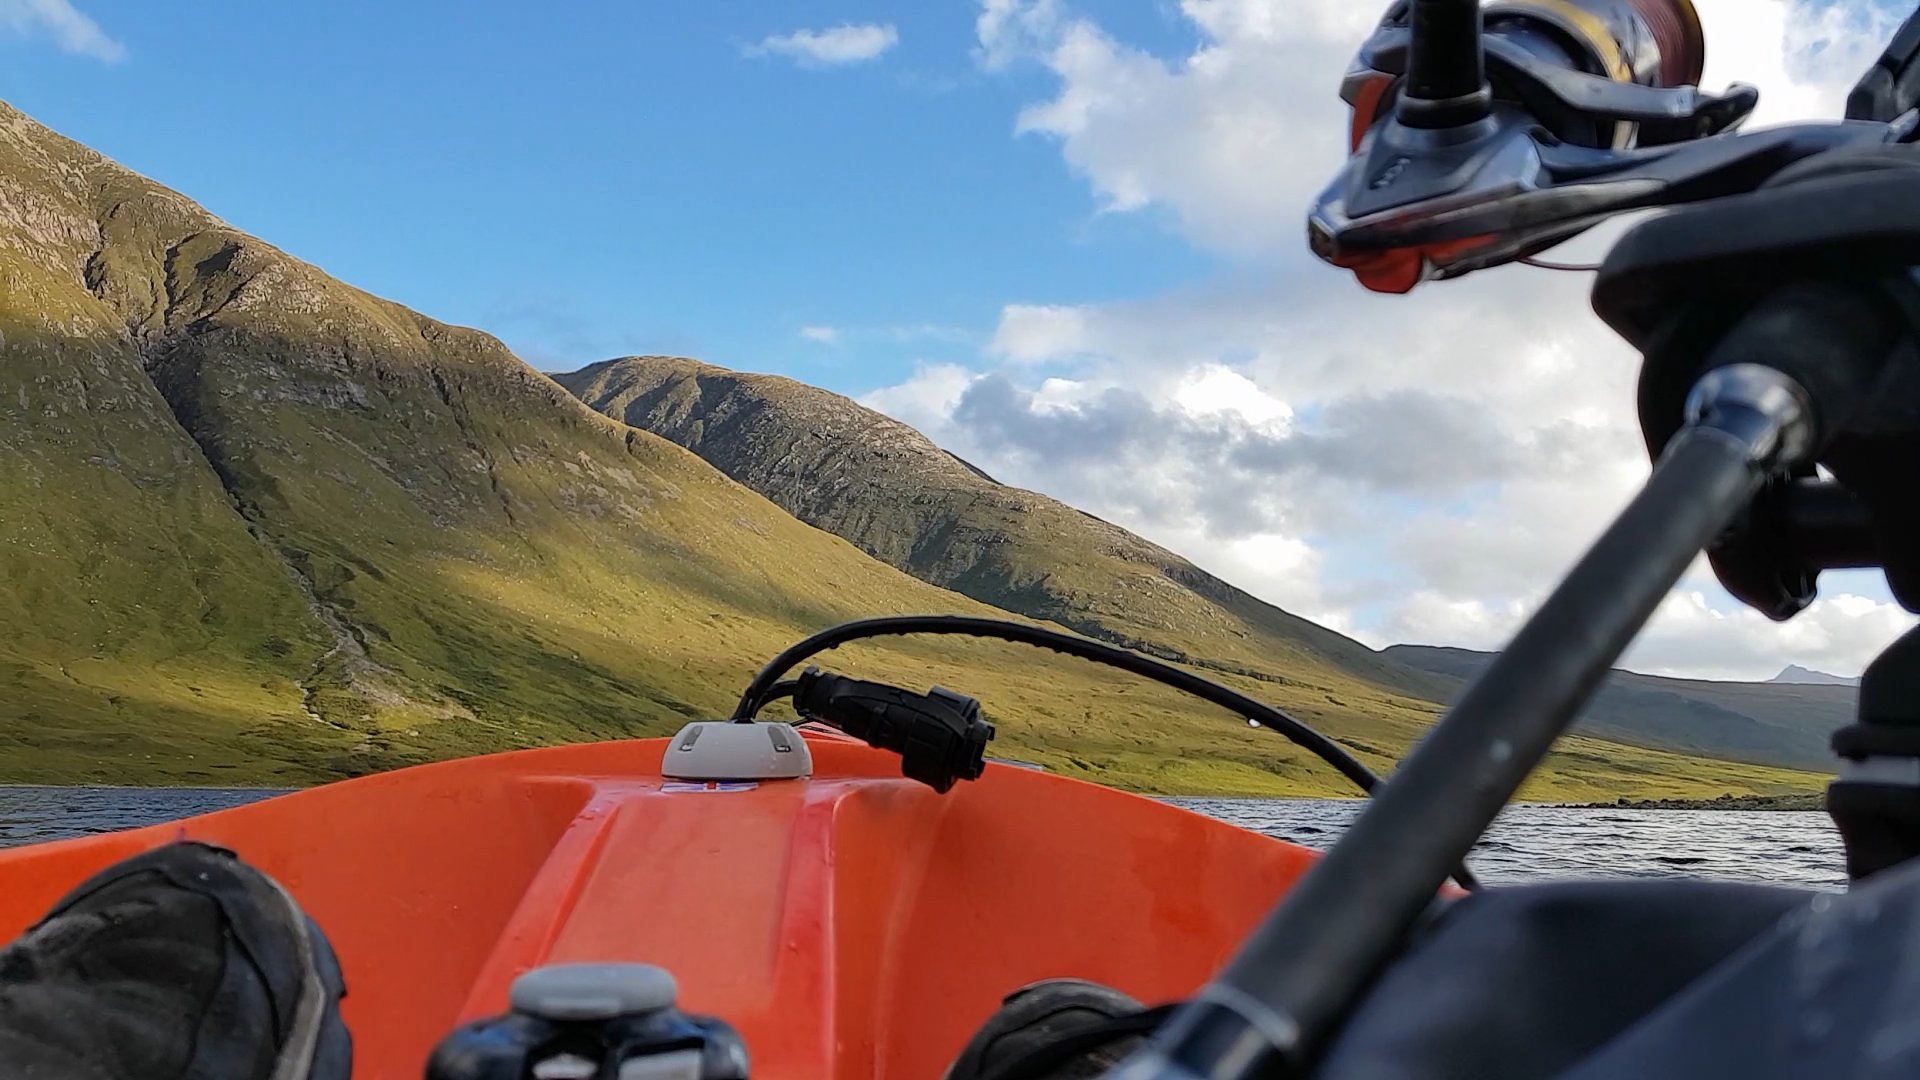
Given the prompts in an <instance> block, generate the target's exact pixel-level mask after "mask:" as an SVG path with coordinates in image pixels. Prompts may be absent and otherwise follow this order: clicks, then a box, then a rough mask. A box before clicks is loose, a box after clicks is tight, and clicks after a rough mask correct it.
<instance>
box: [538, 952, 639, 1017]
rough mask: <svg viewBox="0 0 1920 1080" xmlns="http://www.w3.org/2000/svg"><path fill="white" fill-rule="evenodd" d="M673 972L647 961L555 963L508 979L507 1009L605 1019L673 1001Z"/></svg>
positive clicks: (558, 1015)
mask: <svg viewBox="0 0 1920 1080" xmlns="http://www.w3.org/2000/svg"><path fill="white" fill-rule="evenodd" d="M674 991H675V987H674V985H673V976H672V975H669V974H667V973H666V971H664V970H662V969H660V968H657V967H654V966H653V965H652V964H555V965H553V966H551V967H543V968H534V969H533V970H532V971H529V972H527V973H526V974H524V975H522V976H520V977H519V978H517V979H515V980H513V988H512V989H511V990H509V991H508V992H507V1001H508V1003H509V1004H511V1005H512V1006H513V1011H514V1012H517V1013H524V1014H526V1015H528V1016H537V1017H540V1018H541V1019H543V1020H611V1019H613V1018H614V1017H617V1016H634V1015H638V1014H641V1013H650V1012H657V1011H659V1010H661V1009H666V1008H670V1007H672V1005H673V998H674Z"/></svg>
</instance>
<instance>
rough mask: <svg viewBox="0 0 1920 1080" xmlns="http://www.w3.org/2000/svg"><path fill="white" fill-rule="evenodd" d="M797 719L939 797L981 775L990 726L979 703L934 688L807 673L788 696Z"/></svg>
mask: <svg viewBox="0 0 1920 1080" xmlns="http://www.w3.org/2000/svg"><path fill="white" fill-rule="evenodd" d="M793 707H794V710H795V711H796V712H798V713H799V714H800V715H801V716H805V717H809V718H811V719H815V720H819V721H821V722H822V723H826V724H831V725H832V726H834V727H837V728H839V729H840V730H841V731H844V732H846V733H847V734H849V735H851V736H853V737H854V738H856V739H860V740H862V741H864V742H866V743H867V744H868V745H870V746H875V747H878V748H880V749H882V750H891V751H893V752H894V753H896V754H899V755H900V772H901V775H903V776H905V777H907V778H908V779H909V780H918V781H920V782H921V783H923V784H925V785H927V786H928V787H930V788H932V789H933V790H935V791H938V792H942V793H945V792H946V791H947V790H949V789H950V788H952V787H953V785H954V783H955V782H956V781H959V780H977V779H979V778H980V774H981V773H982V772H984V771H985V770H986V767H987V765H986V752H987V743H988V742H990V741H992V739H993V734H994V732H993V725H992V724H990V723H988V722H987V721H985V720H983V719H981V718H980V703H979V702H978V701H975V700H974V699H972V698H970V697H967V696H966V695H964V694H956V693H954V692H953V691H951V690H945V689H942V688H940V687H938V686H936V687H934V688H933V689H932V690H929V691H928V692H926V693H924V694H916V693H914V692H913V691H911V690H902V689H901V688H899V687H897V686H888V685H886V684H885V683H875V682H864V681H862V680H860V679H849V678H847V677H846V676H844V675H832V674H829V673H827V672H824V671H821V670H820V669H819V668H808V669H807V670H806V672H805V673H803V674H802V675H801V676H800V678H799V680H798V682H797V684H796V685H795V687H794V691H793Z"/></svg>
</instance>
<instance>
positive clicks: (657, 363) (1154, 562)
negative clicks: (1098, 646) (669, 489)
mask: <svg viewBox="0 0 1920 1080" xmlns="http://www.w3.org/2000/svg"><path fill="white" fill-rule="evenodd" d="M555 378H556V379H557V380H558V381H559V383H560V384H561V385H562V386H565V387H566V388H567V389H568V390H571V391H573V393H574V394H576V395H578V396H579V397H580V399H581V400H583V401H585V402H586V403H587V404H588V405H591V406H592V407H594V408H595V409H598V410H600V411H601V412H603V413H605V414H607V415H608V416H611V417H613V418H615V419H617V420H623V421H625V422H626V423H629V424H632V425H633V426H634V427H637V428H641V429H643V430H646V431H651V432H653V433H655V434H657V435H662V436H665V437H666V438H668V439H671V440H673V441H674V442H676V443H679V444H680V445H681V446H684V447H686V448H687V449H689V450H692V451H694V452H695V453H697V454H699V455H700V456H701V457H703V458H706V459H707V460H708V461H709V462H711V463H713V464H714V465H716V466H718V467H719V468H720V470H721V471H722V472H725V473H726V474H727V475H728V476H731V477H733V478H734V479H735V480H738V481H740V482H741V483H743V484H745V485H746V486H748V487H750V488H752V489H754V490H755V491H758V492H760V493H761V494H762V495H765V496H766V497H768V498H769V499H772V500H773V501H774V502H776V503H778V504H780V505H781V506H782V507H784V508H786V509H787V510H788V511H789V512H791V513H792V514H793V515H794V516H796V517H798V518H800V519H801V520H802V521H805V522H808V523H809V524H812V525H816V526H818V527H820V528H822V529H825V530H827V531H829V532H832V533H836V534H838V535H840V536H843V537H845V538H846V539H848V540H850V541H852V542H853V543H854V544H855V545H856V546H858V547H859V548H860V549H861V550H862V551H865V552H868V553H869V554H871V555H873V556H875V557H876V558H879V559H882V560H884V561H886V562H888V563H891V564H893V565H894V566H897V567H899V568H900V569H902V570H905V571H907V572H908V573H910V574H912V575H913V576H915V577H917V578H920V579H921V580H923V581H928V582H932V583H933V584H936V585H940V586H942V587H944V588H948V589H953V590H954V591H956V592H960V593H964V594H966V595H968V596H971V597H973V598H974V599H976V600H979V601H981V602H983V603H988V604H993V605H995V606H997V607H1002V608H1006V609H1007V610H1009V611H1018V612H1020V613H1022V614H1025V615H1029V616H1032V617H1033V618H1036V619H1047V620H1051V621H1054V622H1058V623H1061V624H1062V625H1065V626H1070V627H1072V628H1073V629H1075V630H1078V631H1080V632H1081V633H1084V634H1088V635H1090V636H1093V637H1099V638H1105V639H1106V640H1109V641H1114V642H1118V643H1120V644H1124V645H1127V646H1130V647H1132V648H1136V649H1140V650H1142V651H1144V652H1150V653H1154V654H1156V655H1159V656H1161V657H1163V658H1167V659H1174V660H1180V661H1182V662H1186V663H1191V664H1194V665H1196V666H1200V667H1207V668H1212V669H1215V670H1220V671H1231V672H1237V673H1240V674H1245V675H1251V676H1253V677H1255V678H1260V679H1273V680H1287V679H1299V678H1303V677H1305V678H1311V677H1312V675H1311V673H1317V672H1318V671H1319V670H1321V669H1326V668H1331V669H1333V670H1335V671H1338V672H1341V673H1344V674H1345V675H1347V676H1350V677H1353V678H1358V679H1364V680H1366V681H1368V682H1371V683H1374V684H1377V685H1380V686H1384V687H1388V688H1390V689H1393V690H1396V691H1399V692H1403V693H1407V694H1411V695H1413V696H1416V697H1418V696H1432V695H1433V694H1434V693H1435V692H1436V684H1435V683H1434V682H1433V681H1432V680H1431V679H1429V678H1427V677H1426V676H1425V675H1424V674H1423V673H1421V672H1419V671H1415V670H1410V669H1408V668H1405V667H1402V666H1401V665H1399V664H1396V663H1393V662H1392V661H1390V660H1387V659H1385V658H1383V657H1382V656H1381V655H1380V654H1379V653H1376V652H1374V651H1373V650H1372V649H1369V648H1367V647H1366V646H1365V645H1362V644H1360V643H1359V642H1357V641H1354V640H1352V639H1350V638H1347V637H1344V636H1342V635H1340V634H1337V633H1335V632H1333V631H1331V630H1328V629H1326V628H1325V627H1322V626H1318V625H1316V624H1314V623H1311V622H1309V621H1307V620H1305V619H1302V618H1299V617H1297V616H1294V615H1291V614H1289V613H1287V612H1285V611H1282V610H1280V609H1279V608H1277V607H1274V606H1273V605H1271V604H1268V603H1265V602H1264V601H1261V600H1259V599H1256V598H1255V597H1253V596H1251V595H1249V594H1248V593H1246V592H1244V591H1242V590H1240V589H1237V588H1235V587H1233V586H1232V585H1229V584H1228V583H1226V582H1225V581H1222V580H1220V579H1219V578H1217V577H1214V576H1213V575H1212V574H1209V573H1207V572H1206V571H1204V570H1202V569H1200V568H1199V567H1197V566H1195V565H1194V564H1193V563H1191V562H1189V561H1188V560H1186V559H1184V558H1181V557H1180V556H1179V555H1176V554H1174V553H1173V552H1171V551H1168V550H1166V549H1165V548H1162V547H1160V546H1158V545H1156V544H1152V543H1149V542H1147V541H1146V540H1143V539H1141V538H1140V537H1138V536H1135V535H1134V534H1132V533H1130V532H1128V531H1126V530H1125V529H1122V528H1119V527H1118V526H1115V525H1112V524H1109V523H1108V522H1105V521H1102V520H1100V519H1099V518H1096V517H1093V516H1092V515H1089V514H1086V513H1084V512H1082V511H1079V510H1075V509H1074V508H1072V507H1070V506H1067V505H1065V504H1063V503H1061V502H1059V501H1057V500H1054V499H1050V498H1048V497H1046V496H1044V495H1039V494H1035V493H1034V492H1031V491H1023V490H1021V489H1019V488H1015V487H1008V486H1006V485H1004V484H1000V483H997V482H995V481H994V480H993V479H992V478H991V477H989V476H987V475H986V474H984V473H982V472H981V471H980V470H978V469H976V468H974V467H973V466H972V465H969V464H968V463H966V462H965V461H962V460H960V459H959V458H957V457H955V456H953V455H952V454H949V453H947V452H946V451H944V450H942V449H940V448H939V447H938V446H936V445H934V444H933V442H932V441H931V440H929V439H927V437H926V436H924V435H922V434H920V433H919V432H918V431H915V430H914V429H913V428H911V427H908V426H907V425H905V424H902V423H900V422H898V421H896V420H893V419H891V418H889V417H887V416H885V415H882V414H881V413H878V412H876V411H874V410H872V409H868V408H865V407H863V406H861V405H858V404H856V403H854V402H852V401H850V400H848V399H846V398H844V397H841V396H840V395H838V394H833V393H829V392H828V391H825V390H819V389H816V388H814V387H811V386H807V385H805V384H802V383H797V382H794V381H793V380H791V379H785V378H781V377H779V376H774V375H751V374H744V373H740V372H733V371H728V370H726V369H724V368H719V367H714V366H713V365H711V364H703V363H701V362H699V361H697V360H688V359H683V358H678V357H662V356H637V357H625V358H622V359H618V360H609V361H606V362H604V363H599V364H594V365H592V366H590V367H586V368H582V369H581V370H579V371H575V372H572V373H570V374H566V375H558V376H555ZM1303 669H1304V670H1305V671H1307V672H1309V673H1310V674H1307V675H1303V674H1302V671H1303Z"/></svg>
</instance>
